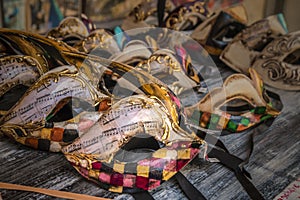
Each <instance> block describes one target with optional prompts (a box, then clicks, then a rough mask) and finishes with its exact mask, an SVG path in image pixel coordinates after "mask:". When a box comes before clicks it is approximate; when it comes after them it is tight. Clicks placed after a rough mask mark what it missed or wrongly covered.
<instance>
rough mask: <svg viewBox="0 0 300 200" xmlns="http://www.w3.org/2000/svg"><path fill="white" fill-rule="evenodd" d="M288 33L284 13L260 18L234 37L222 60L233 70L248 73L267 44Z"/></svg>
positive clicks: (223, 53)
mask: <svg viewBox="0 0 300 200" xmlns="http://www.w3.org/2000/svg"><path fill="white" fill-rule="evenodd" d="M286 33H287V30H286V25H285V22H284V19H283V16H282V14H278V15H272V16H269V17H267V18H265V19H262V20H259V21H257V22H255V23H253V24H252V25H250V26H249V27H247V28H245V29H244V30H243V31H241V32H240V33H239V34H238V35H236V36H235V37H234V38H233V40H232V41H231V42H230V43H229V44H228V45H227V47H226V48H225V49H224V51H223V52H222V54H221V55H220V60H222V61H223V62H224V63H225V64H226V65H228V66H229V67H230V68H232V69H233V70H235V71H237V72H242V73H244V74H248V73H249V72H248V69H249V67H251V65H252V64H253V62H254V60H255V59H256V58H257V57H258V56H259V54H260V53H261V51H262V50H263V49H264V48H265V46H267V45H268V44H269V43H270V42H272V41H273V40H274V39H275V38H277V37H279V36H281V35H284V34H286Z"/></svg>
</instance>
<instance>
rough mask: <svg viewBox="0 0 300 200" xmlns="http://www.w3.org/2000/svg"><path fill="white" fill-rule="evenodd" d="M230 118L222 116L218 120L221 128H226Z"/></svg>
mask: <svg viewBox="0 0 300 200" xmlns="http://www.w3.org/2000/svg"><path fill="white" fill-rule="evenodd" d="M227 123H228V119H227V118H226V117H225V116H221V117H220V119H219V122H218V126H219V127H220V128H225V127H226V126H227Z"/></svg>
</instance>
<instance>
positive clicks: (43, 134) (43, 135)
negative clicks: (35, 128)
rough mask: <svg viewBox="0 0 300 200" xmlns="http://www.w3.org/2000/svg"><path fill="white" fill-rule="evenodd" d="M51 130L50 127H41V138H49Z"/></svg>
mask: <svg viewBox="0 0 300 200" xmlns="http://www.w3.org/2000/svg"><path fill="white" fill-rule="evenodd" d="M51 130H52V129H51V128H43V129H42V131H41V138H42V139H48V140H50V138H51Z"/></svg>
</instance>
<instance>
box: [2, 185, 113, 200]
mask: <svg viewBox="0 0 300 200" xmlns="http://www.w3.org/2000/svg"><path fill="white" fill-rule="evenodd" d="M0 189H6V190H20V191H26V192H36V193H41V194H45V195H48V196H53V197H57V198H64V199H76V200H86V199H89V200H108V199H107V198H102V197H95V196H90V195H85V194H78V193H72V192H64V191H58V190H50V189H44V188H36V187H29V186H23V185H18V184H11V183H3V182H0Z"/></svg>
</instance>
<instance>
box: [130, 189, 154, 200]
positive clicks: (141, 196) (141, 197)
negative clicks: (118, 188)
mask: <svg viewBox="0 0 300 200" xmlns="http://www.w3.org/2000/svg"><path fill="white" fill-rule="evenodd" d="M131 195H132V196H133V198H134V199H135V200H154V198H153V197H152V195H151V194H150V193H149V192H148V191H142V192H137V193H132V194H131Z"/></svg>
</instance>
